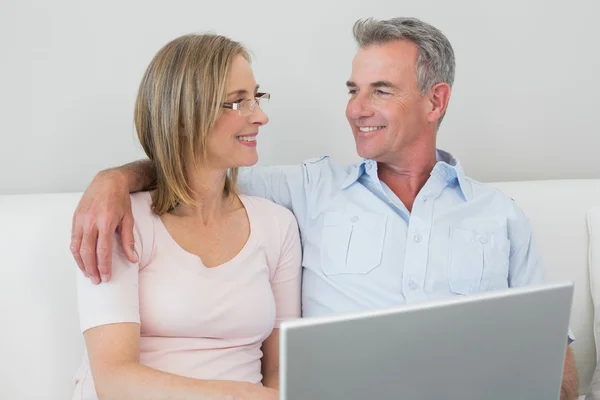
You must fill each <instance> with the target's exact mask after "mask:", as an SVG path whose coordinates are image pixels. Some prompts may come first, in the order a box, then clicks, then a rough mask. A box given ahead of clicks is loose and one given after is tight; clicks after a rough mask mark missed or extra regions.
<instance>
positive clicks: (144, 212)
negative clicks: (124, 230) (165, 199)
mask: <svg viewBox="0 0 600 400" xmlns="http://www.w3.org/2000/svg"><path fill="white" fill-rule="evenodd" d="M130 199H131V213H132V215H133V235H134V240H135V242H136V243H135V246H136V251H137V252H138V255H139V256H140V265H145V264H146V263H147V262H148V261H149V259H150V257H151V254H152V251H153V248H154V241H155V219H156V218H159V217H158V215H157V214H156V213H155V212H154V210H153V208H152V197H151V195H150V192H148V191H144V192H136V193H131V194H130Z"/></svg>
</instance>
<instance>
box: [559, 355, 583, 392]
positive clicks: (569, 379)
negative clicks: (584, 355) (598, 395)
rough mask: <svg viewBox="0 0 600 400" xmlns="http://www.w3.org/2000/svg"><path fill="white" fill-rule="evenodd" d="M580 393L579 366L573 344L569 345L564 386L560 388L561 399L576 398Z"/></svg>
mask: <svg viewBox="0 0 600 400" xmlns="http://www.w3.org/2000/svg"><path fill="white" fill-rule="evenodd" d="M578 395H579V382H578V378H577V367H576V365H575V356H574V355H573V350H572V349H571V346H567V353H566V355H565V365H564V370H563V380H562V386H561V388H560V400H576V399H577V396H578Z"/></svg>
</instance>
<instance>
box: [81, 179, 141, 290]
mask: <svg viewBox="0 0 600 400" xmlns="http://www.w3.org/2000/svg"><path fill="white" fill-rule="evenodd" d="M115 232H119V233H120V234H121V246H122V247H123V252H124V254H125V256H126V257H127V259H129V261H131V262H132V263H135V262H137V255H136V254H135V249H134V238H133V215H132V212H131V199H130V197H129V188H128V185H127V182H126V179H125V177H124V176H123V174H121V173H120V172H119V171H103V172H100V173H98V174H97V175H96V177H95V178H94V179H93V181H92V183H91V184H90V186H89V187H88V188H87V189H86V191H85V192H84V194H83V196H82V197H81V200H80V201H79V204H78V205H77V209H76V210H75V214H74V215H73V226H72V230H71V246H70V249H71V253H73V257H74V258H75V261H76V262H77V265H78V266H79V269H80V270H81V272H83V273H84V275H85V276H87V277H88V278H91V280H92V282H93V283H94V284H98V283H100V280H102V281H104V282H107V281H109V280H110V275H111V265H112V250H113V249H112V248H113V240H114V234H115Z"/></svg>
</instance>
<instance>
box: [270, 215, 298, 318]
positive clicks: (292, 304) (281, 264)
mask: <svg viewBox="0 0 600 400" xmlns="http://www.w3.org/2000/svg"><path fill="white" fill-rule="evenodd" d="M282 222H284V224H282V228H283V229H281V237H282V240H281V252H280V256H279V260H278V262H277V267H276V269H275V273H274V274H273V277H272V278H271V289H272V290H273V295H274V297H275V305H276V319H275V326H274V327H275V328H279V326H280V324H281V322H283V321H285V320H288V319H295V318H299V317H300V316H301V281H302V251H301V245H300V235H299V232H298V224H297V222H296V219H295V218H294V217H293V215H292V214H291V213H289V212H286V213H285V218H282Z"/></svg>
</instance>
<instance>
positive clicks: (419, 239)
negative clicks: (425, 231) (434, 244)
mask: <svg viewBox="0 0 600 400" xmlns="http://www.w3.org/2000/svg"><path fill="white" fill-rule="evenodd" d="M413 239H414V240H415V242H417V243H419V242H420V241H421V239H423V238H422V237H421V235H419V234H418V233H416V234H415V236H413Z"/></svg>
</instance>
